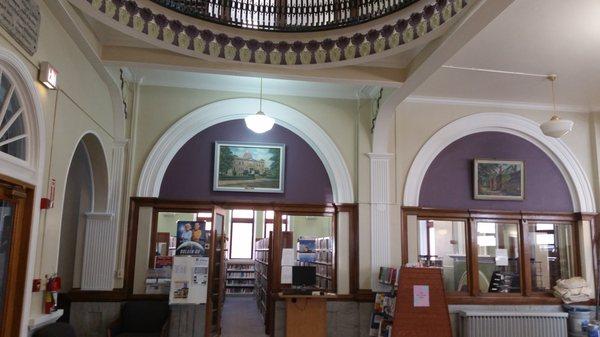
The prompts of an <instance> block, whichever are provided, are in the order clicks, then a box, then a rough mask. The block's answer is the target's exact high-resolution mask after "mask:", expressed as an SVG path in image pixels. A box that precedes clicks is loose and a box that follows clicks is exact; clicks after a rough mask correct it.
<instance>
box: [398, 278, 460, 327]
mask: <svg viewBox="0 0 600 337" xmlns="http://www.w3.org/2000/svg"><path fill="white" fill-rule="evenodd" d="M430 336H436V337H452V328H451V325H450V314H449V313H448V304H447V303H446V294H445V292H444V282H443V280H442V270H441V269H439V268H406V267H403V268H402V269H401V270H400V278H399V283H398V295H397V297H396V310H395V312H394V324H393V327H392V337H430Z"/></svg>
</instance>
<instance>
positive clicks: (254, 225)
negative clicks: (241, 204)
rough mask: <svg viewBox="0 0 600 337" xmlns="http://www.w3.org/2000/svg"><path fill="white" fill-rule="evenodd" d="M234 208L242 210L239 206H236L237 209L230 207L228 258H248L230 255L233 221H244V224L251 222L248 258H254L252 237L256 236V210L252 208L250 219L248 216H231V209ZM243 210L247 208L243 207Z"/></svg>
mask: <svg viewBox="0 0 600 337" xmlns="http://www.w3.org/2000/svg"><path fill="white" fill-rule="evenodd" d="M235 210H242V209H241V208H237V209H232V210H231V221H230V222H229V254H228V256H229V259H231V260H248V259H245V258H239V257H235V258H234V257H231V252H233V250H232V248H233V224H234V223H246V224H252V243H251V246H250V258H249V259H250V260H252V259H254V241H255V240H254V238H255V237H256V212H257V211H256V210H252V213H253V215H252V219H250V218H234V217H233V211H235ZM243 210H248V209H243Z"/></svg>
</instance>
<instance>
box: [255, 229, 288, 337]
mask: <svg viewBox="0 0 600 337" xmlns="http://www.w3.org/2000/svg"><path fill="white" fill-rule="evenodd" d="M281 235H282V242H281V248H293V242H294V238H293V233H292V232H282V233H281ZM272 247H273V232H270V235H269V236H268V237H266V238H264V239H257V240H256V243H255V244H254V275H255V281H254V295H255V296H256V305H257V306H258V312H259V313H260V314H261V315H262V316H263V319H264V323H265V332H266V333H267V334H268V333H269V331H270V326H269V321H270V319H269V318H270V317H271V313H272V312H273V305H274V303H273V301H272V299H271V292H272V289H271V285H270V282H269V280H270V279H271V277H272V276H271V275H272V273H273V270H272V269H273V268H272V267H273V262H272V261H273V255H272V254H271V248H272Z"/></svg>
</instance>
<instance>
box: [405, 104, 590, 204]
mask: <svg viewBox="0 0 600 337" xmlns="http://www.w3.org/2000/svg"><path fill="white" fill-rule="evenodd" d="M486 131H497V132H504V133H509V134H512V135H515V136H518V137H521V138H523V139H525V140H527V141H529V142H531V143H533V144H535V145H536V146H537V147H538V148H540V149H541V150H542V151H544V152H545V153H546V154H547V155H548V156H549V157H550V158H551V159H552V161H553V162H554V163H555V164H556V166H557V167H558V169H559V170H560V172H561V173H562V175H563V177H564V179H565V182H566V183H567V186H568V187H569V192H570V194H571V199H572V201H573V209H574V210H575V211H576V212H590V213H595V211H596V204H595V201H594V194H593V190H592V187H591V185H590V182H589V180H588V178H587V175H586V173H585V171H584V170H583V168H582V167H581V164H580V163H579V161H578V160H577V158H576V157H575V155H574V154H573V152H572V151H571V150H570V149H569V148H568V147H567V145H566V144H565V142H564V141H562V140H560V139H555V138H550V137H548V136H545V135H544V134H543V133H542V131H541V130H540V125H539V124H538V123H536V122H534V121H532V120H530V119H527V118H525V117H522V116H518V115H515V114H509V113H477V114H473V115H469V116H466V117H462V118H460V119H457V120H455V121H453V122H452V123H450V124H448V125H446V126H445V127H443V128H442V129H440V130H439V131H438V132H436V133H435V134H434V135H433V136H432V137H431V138H430V139H429V140H428V141H427V142H426V143H425V145H423V147H422V148H421V150H420V151H419V153H418V154H417V156H416V158H415V160H414V161H413V163H412V165H411V167H410V170H409V172H408V177H407V180H406V184H405V186H404V200H403V205H404V206H418V205H419V194H420V192H421V184H422V183H423V179H424V177H425V173H426V172H427V169H428V168H429V166H430V165H431V163H432V162H433V160H434V159H435V158H436V157H437V156H438V154H440V152H442V151H443V150H444V149H445V148H446V147H447V146H448V145H450V144H451V143H453V142H454V141H456V140H458V139H460V138H462V137H465V136H468V135H471V134H474V133H479V132H486Z"/></svg>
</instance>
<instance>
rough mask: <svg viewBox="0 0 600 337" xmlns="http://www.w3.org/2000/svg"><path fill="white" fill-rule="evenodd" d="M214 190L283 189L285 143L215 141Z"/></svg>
mask: <svg viewBox="0 0 600 337" xmlns="http://www.w3.org/2000/svg"><path fill="white" fill-rule="evenodd" d="M214 161H215V169H214V178H213V190H215V191H230V192H261V193H283V190H284V189H283V182H284V172H285V145H283V144H248V143H225V142H216V143H215V160H214Z"/></svg>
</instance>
